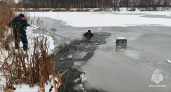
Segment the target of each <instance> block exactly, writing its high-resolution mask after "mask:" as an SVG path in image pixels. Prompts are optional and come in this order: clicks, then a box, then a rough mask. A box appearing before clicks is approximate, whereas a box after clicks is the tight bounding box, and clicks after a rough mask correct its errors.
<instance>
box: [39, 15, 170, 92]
mask: <svg viewBox="0 0 171 92" xmlns="http://www.w3.org/2000/svg"><path fill="white" fill-rule="evenodd" d="M102 14H103V13H102ZM117 15H125V14H117ZM126 15H127V14H126ZM130 15H136V14H133V13H130V14H129V16H130ZM142 15H145V14H142ZM61 16H62V15H61ZM144 17H145V18H148V19H149V20H150V19H155V18H158V19H161V20H162V19H163V20H164V21H167V20H168V21H169V20H170V16H161V15H158V14H156V15H154V14H153V15H147V14H146V15H145V16H143V18H144ZM40 19H41V20H43V21H44V24H43V25H44V26H45V27H46V29H47V30H48V31H49V30H50V29H51V28H52V27H54V28H56V29H57V30H56V31H55V34H58V35H62V36H64V37H67V38H70V39H73V38H81V35H82V34H83V33H84V32H86V31H87V30H88V29H90V30H92V32H109V33H111V34H112V35H111V36H110V37H109V38H107V39H106V41H107V43H106V44H103V45H99V47H98V49H97V50H96V51H95V54H94V55H93V57H92V58H91V59H89V60H88V62H87V63H86V64H85V65H84V66H82V67H81V69H80V70H84V71H86V74H87V81H86V82H85V83H84V86H85V87H86V88H87V89H88V88H96V89H103V90H105V91H107V92H170V91H171V78H170V77H171V71H170V70H171V64H169V63H167V62H166V60H167V59H169V60H171V27H169V26H162V25H160V24H158V23H157V24H156V23H155V21H150V23H151V24H147V25H149V26H144V25H145V24H142V25H141V26H140V25H137V26H135V25H134V24H130V25H134V26H127V27H111V26H109V27H107V26H105V27H73V26H70V25H65V24H66V23H65V22H64V21H61V20H57V21H56V23H55V25H54V22H55V20H54V19H51V18H45V17H41V18H40ZM158 19H157V20H158ZM157 20H156V21H157ZM134 21H135V20H134ZM136 21H138V19H137V20H136ZM147 22H148V21H147ZM152 22H154V25H153V23H152ZM144 23H146V22H144ZM140 24H141V23H140ZM157 25H158V26H157ZM47 34H50V33H47ZM120 36H122V37H126V38H127V39H128V46H127V48H126V49H121V48H116V46H115V40H116V38H117V37H120ZM54 39H55V45H56V46H57V45H58V44H60V43H62V39H61V38H60V37H57V36H55V35H54ZM156 69H159V70H160V71H161V73H162V75H163V81H161V82H160V83H159V84H158V85H165V87H149V85H157V84H156V83H154V82H152V81H151V77H152V75H153V72H154V71H155V70H156Z"/></svg>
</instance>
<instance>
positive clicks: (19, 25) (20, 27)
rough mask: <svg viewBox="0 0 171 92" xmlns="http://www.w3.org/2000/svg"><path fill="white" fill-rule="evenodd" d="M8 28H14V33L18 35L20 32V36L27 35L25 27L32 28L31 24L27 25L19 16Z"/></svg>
mask: <svg viewBox="0 0 171 92" xmlns="http://www.w3.org/2000/svg"><path fill="white" fill-rule="evenodd" d="M8 26H9V27H12V28H13V33H17V31H18V32H19V33H20V34H23V33H25V27H27V26H30V24H28V23H27V20H26V19H25V18H22V17H20V16H18V17H15V18H14V19H13V20H12V21H11V22H10V23H9V24H8Z"/></svg>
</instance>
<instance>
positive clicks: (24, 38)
mask: <svg viewBox="0 0 171 92" xmlns="http://www.w3.org/2000/svg"><path fill="white" fill-rule="evenodd" d="M14 36H15V48H16V49H18V48H19V47H18V45H19V42H20V40H21V41H22V43H23V49H24V50H27V48H28V41H27V36H26V32H25V31H24V30H23V32H22V33H21V32H20V33H19V32H18V33H17V32H14Z"/></svg>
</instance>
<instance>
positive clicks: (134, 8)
mask: <svg viewBox="0 0 171 92" xmlns="http://www.w3.org/2000/svg"><path fill="white" fill-rule="evenodd" d="M14 10H15V11H22V12H102V11H106V12H107V11H109V12H111V11H113V12H120V11H130V12H134V11H170V10H171V7H155V9H154V7H149V8H138V7H113V8H14Z"/></svg>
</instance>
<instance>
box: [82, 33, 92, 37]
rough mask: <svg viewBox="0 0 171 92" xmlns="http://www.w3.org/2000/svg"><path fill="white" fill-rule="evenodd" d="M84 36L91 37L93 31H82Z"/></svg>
mask: <svg viewBox="0 0 171 92" xmlns="http://www.w3.org/2000/svg"><path fill="white" fill-rule="evenodd" d="M84 36H85V37H92V36H93V33H91V32H86V33H84Z"/></svg>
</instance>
